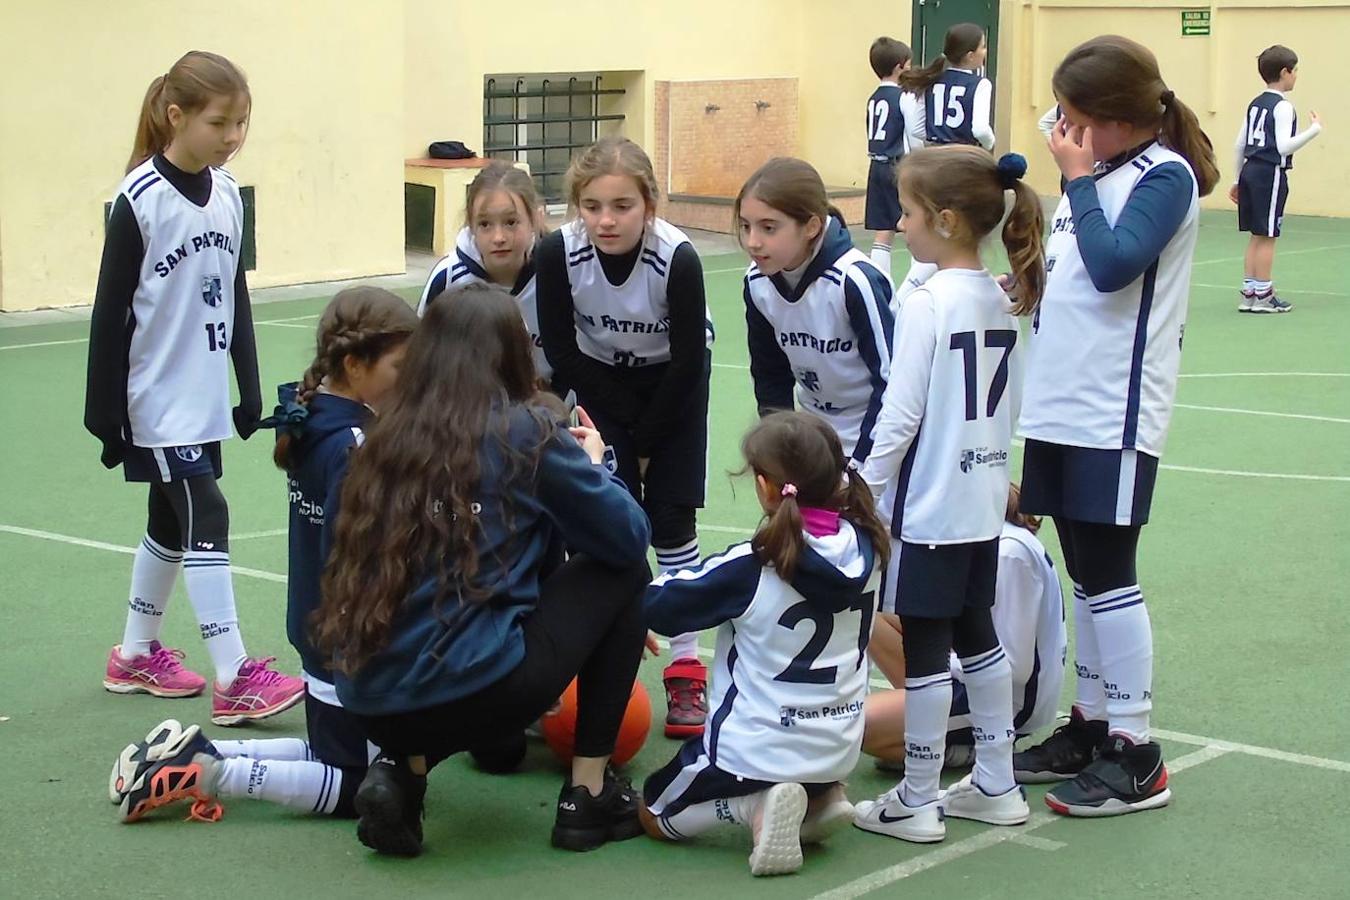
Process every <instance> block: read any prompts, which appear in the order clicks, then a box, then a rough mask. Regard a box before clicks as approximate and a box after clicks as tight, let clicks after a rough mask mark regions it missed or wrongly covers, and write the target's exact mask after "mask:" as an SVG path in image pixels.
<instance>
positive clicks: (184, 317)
mask: <svg viewBox="0 0 1350 900" xmlns="http://www.w3.org/2000/svg"><path fill="white" fill-rule="evenodd" d="M118 191H119V193H120V194H121V195H122V196H124V197H126V199H127V200H128V201H129V202H130V204H131V209H132V211H133V212H134V213H135V215H136V223H137V224H138V225H139V226H140V230H141V245H142V246H143V247H144V248H145V255H144V257H143V259H142V261H141V276H140V281H139V282H138V283H137V285H136V292H135V294H134V295H133V296H132V301H131V314H130V315H131V321H130V323H129V324H130V326H131V329H132V330H131V346H130V349H129V352H128V356H127V363H128V371H127V416H128V419H129V420H130V423H131V435H130V438H131V441H132V443H133V444H135V445H136V446H138V447H173V446H179V445H186V444H203V443H207V442H209V441H220V440H224V439H226V438H228V437H230V436H231V434H232V433H233V431H232V419H231V416H230V407H231V403H230V369H231V366H230V352H229V347H230V341H231V340H233V338H234V335H233V334H232V333H231V331H232V329H233V328H234V279H235V275H236V272H237V269H238V266H239V252H240V249H241V247H242V245H243V229H244V204H243V201H242V200H240V197H239V187H238V185H237V184H235V181H234V178H232V177H231V176H230V175H229V174H228V173H227V172H226V171H225V170H224V169H212V170H211V197H210V199H209V200H208V201H207V203H206V206H204V207H199V206H197V205H196V204H194V203H193V202H192V201H190V200H188V199H187V198H186V197H184V196H183V195H182V194H180V193H179V192H178V189H177V188H175V187H174V186H173V185H172V184H170V183H169V181H168V179H166V178H164V177H163V176H162V175H160V174H159V171H158V170H157V169H156V168H155V166H154V162H153V160H146V161H145V162H143V163H141V164H140V165H139V166H137V167H136V168H134V169H132V170H131V172H129V173H128V174H127V176H126V178H124V179H123V180H122V184H121V187H120V188H119V189H118Z"/></svg>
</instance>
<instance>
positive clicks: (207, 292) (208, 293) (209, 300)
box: [202, 275, 224, 308]
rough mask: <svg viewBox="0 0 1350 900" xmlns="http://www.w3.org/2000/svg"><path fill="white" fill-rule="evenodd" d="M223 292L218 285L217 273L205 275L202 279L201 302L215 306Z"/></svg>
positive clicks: (217, 304) (218, 303) (218, 277)
mask: <svg viewBox="0 0 1350 900" xmlns="http://www.w3.org/2000/svg"><path fill="white" fill-rule="evenodd" d="M223 296H224V292H223V291H222V290H221V286H220V276H219V275H207V276H206V277H205V278H203V279H202V302H203V303H205V304H206V305H207V306H210V307H212V308H215V307H217V306H219V305H220V301H221V299H222V298H223Z"/></svg>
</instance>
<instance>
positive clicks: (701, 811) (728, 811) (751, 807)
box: [656, 791, 764, 841]
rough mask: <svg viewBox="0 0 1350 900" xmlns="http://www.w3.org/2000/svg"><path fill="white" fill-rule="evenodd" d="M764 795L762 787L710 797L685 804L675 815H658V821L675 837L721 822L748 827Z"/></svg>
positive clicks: (695, 833)
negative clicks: (747, 793) (747, 792)
mask: <svg viewBox="0 0 1350 900" xmlns="http://www.w3.org/2000/svg"><path fill="white" fill-rule="evenodd" d="M763 797H764V792H763V791H761V792H759V793H758V794H752V795H750V796H748V797H730V798H727V799H723V800H707V801H704V802H703V803H695V804H693V805H692V806H686V807H685V808H684V809H682V810H680V811H679V812H677V813H676V814H675V815H673V816H666V815H661V816H657V818H656V822H657V824H658V825H659V826H660V827H661V832H662V833H663V834H664V835H665V836H666V837H668V838H670V839H671V840H672V841H683V840H687V839H689V838H692V837H697V836H698V835H700V834H703V833H705V832H708V831H712V830H713V829H714V828H717V827H719V826H722V825H740V826H741V827H743V828H749V827H750V823H751V822H752V821H754V816H755V810H756V809H757V808H758V807H759V804H760V802H762V800H763Z"/></svg>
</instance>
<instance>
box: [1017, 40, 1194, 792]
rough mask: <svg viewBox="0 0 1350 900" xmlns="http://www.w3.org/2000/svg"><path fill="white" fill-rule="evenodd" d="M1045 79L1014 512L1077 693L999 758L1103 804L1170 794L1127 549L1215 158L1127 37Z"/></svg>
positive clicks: (1144, 622)
mask: <svg viewBox="0 0 1350 900" xmlns="http://www.w3.org/2000/svg"><path fill="white" fill-rule="evenodd" d="M1053 85H1054V89H1055V97H1056V98H1057V99H1058V100H1059V105H1060V109H1061V110H1062V111H1063V116H1062V117H1061V118H1060V120H1059V122H1057V123H1056V125H1055V128H1054V130H1053V131H1052V132H1051V135H1050V152H1051V153H1052V154H1054V157H1055V161H1056V162H1057V163H1058V164H1059V168H1060V171H1061V172H1062V173H1063V174H1064V178H1065V179H1066V180H1067V182H1068V184H1067V186H1066V188H1065V191H1064V196H1063V197H1062V198H1060V201H1059V206H1058V208H1057V209H1056V210H1055V218H1054V223H1053V225H1052V226H1051V228H1050V238H1049V240H1048V241H1047V243H1046V249H1045V252H1046V256H1047V258H1048V260H1049V261H1048V263H1047V265H1048V266H1049V268H1050V273H1049V276H1048V279H1047V282H1046V287H1045V300H1044V302H1043V304H1042V306H1041V311H1040V312H1039V313H1038V314H1037V318H1036V322H1035V327H1034V328H1033V334H1032V335H1031V341H1030V343H1031V347H1030V357H1029V361H1028V364H1027V388H1026V403H1025V412H1024V414H1023V416H1022V421H1021V429H1020V430H1021V433H1022V436H1023V437H1025V438H1026V439H1027V443H1026V452H1025V454H1024V456H1023V464H1022V508H1023V509H1024V510H1025V511H1026V512H1028V513H1031V514H1033V515H1039V516H1050V517H1052V518H1053V519H1054V522H1055V529H1056V531H1058V532H1059V542H1060V546H1061V547H1063V549H1064V563H1065V567H1066V568H1067V569H1068V570H1069V579H1070V580H1071V581H1072V582H1073V588H1074V604H1073V605H1074V617H1075V620H1076V621H1077V623H1078V626H1077V629H1076V633H1075V634H1076V645H1075V648H1074V655H1075V659H1076V666H1075V668H1076V669H1077V671H1078V689H1077V696H1076V700H1075V702H1074V706H1073V715H1072V717H1071V719H1070V721H1069V723H1068V724H1067V725H1065V726H1064V727H1063V728H1060V729H1059V730H1057V731H1056V732H1055V733H1054V734H1053V735H1051V736H1050V737H1049V738H1047V739H1046V740H1045V741H1044V742H1042V743H1041V744H1039V745H1037V746H1035V747H1032V748H1029V749H1028V750H1027V751H1025V752H1023V753H1019V754H1017V759H1016V761H1015V764H1016V768H1017V772H1018V777H1019V778H1020V779H1022V780H1024V781H1061V780H1066V779H1072V780H1070V781H1068V783H1067V784H1063V785H1059V786H1057V787H1056V788H1054V790H1052V791H1050V793H1049V794H1047V795H1046V798H1045V800H1046V803H1047V804H1048V805H1049V806H1050V808H1051V809H1052V810H1054V811H1055V812H1058V813H1062V814H1065V815H1078V816H1108V815H1119V814H1121V813H1127V812H1135V811H1138V810H1144V809H1153V808H1156V807H1159V806H1164V805H1166V804H1167V802H1168V801H1169V799H1170V797H1171V792H1170V791H1169V790H1168V788H1167V769H1166V768H1165V767H1164V766H1163V762H1162V751H1161V749H1160V748H1159V746H1158V744H1157V743H1155V742H1153V741H1151V740H1150V735H1149V712H1150V710H1151V708H1152V702H1153V701H1152V697H1153V634H1152V630H1151V626H1150V624H1149V617H1148V610H1147V608H1146V607H1145V605H1144V595H1143V592H1142V591H1141V590H1140V587H1139V575H1138V573H1137V571H1136V569H1135V551H1136V549H1137V545H1138V541H1139V529H1140V528H1141V527H1142V526H1143V525H1144V523H1145V522H1147V521H1148V515H1149V507H1150V504H1151V502H1152V496H1153V485H1154V480H1155V477H1156V475H1157V471H1158V459H1159V457H1160V456H1161V455H1162V450H1163V446H1164V444H1165V443H1166V440H1167V429H1168V425H1169V423H1170V420H1171V417H1172V402H1173V399H1174V398H1175V396H1176V387H1177V372H1178V370H1179V369H1180V368H1181V340H1182V334H1183V332H1184V330H1185V326H1186V306H1187V299H1188V295H1189V293H1190V280H1191V261H1192V258H1193V256H1194V253H1195V241H1196V236H1197V233H1198V230H1199V225H1200V218H1199V216H1200V204H1199V198H1200V197H1203V196H1205V195H1206V194H1208V193H1209V192H1210V191H1211V190H1213V188H1214V185H1215V183H1216V182H1217V181H1218V178H1219V171H1218V167H1217V166H1216V165H1215V162H1214V152H1213V149H1212V147H1211V146H1210V142H1209V138H1208V137H1206V136H1205V133H1204V132H1203V131H1201V130H1200V125H1199V122H1198V121H1197V120H1196V118H1195V113H1193V112H1192V111H1191V109H1190V107H1188V106H1187V105H1186V104H1185V103H1183V102H1181V100H1180V98H1178V97H1177V96H1176V94H1174V93H1173V92H1172V91H1171V90H1170V89H1169V88H1168V87H1167V84H1166V83H1165V82H1164V81H1163V78H1162V74H1161V73H1160V72H1159V70H1158V61H1157V59H1156V58H1155V57H1154V55H1153V53H1152V52H1150V51H1149V50H1148V48H1146V47H1144V46H1143V45H1141V44H1138V43H1136V42H1134V41H1132V40H1129V39H1128V38H1123V37H1117V36H1114V35H1105V36H1102V37H1098V38H1093V39H1092V40H1090V41H1087V42H1086V43H1084V44H1081V45H1079V46H1078V47H1076V48H1074V49H1073V50H1071V51H1070V52H1069V55H1068V56H1066V57H1065V58H1064V61H1063V62H1061V63H1060V64H1059V67H1058V68H1057V69H1056V70H1055V74H1054V79H1053ZM1108 683H1109V684H1111V685H1114V687H1113V688H1112V689H1111V690H1110V691H1107V690H1106V688H1105V685H1106V684H1108Z"/></svg>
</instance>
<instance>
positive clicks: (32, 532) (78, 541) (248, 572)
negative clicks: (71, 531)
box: [0, 525, 286, 584]
mask: <svg viewBox="0 0 1350 900" xmlns="http://www.w3.org/2000/svg"><path fill="white" fill-rule="evenodd" d="M0 532H5V533H7V534H18V535H22V536H24V537H31V538H39V539H41V540H44V541H55V542H57V543H58V544H71V545H74V546H76V547H89V548H90V549H93V550H108V551H110V552H112V553H125V554H126V555H127V556H134V555H135V553H136V548H135V547H123V546H120V545H118V544H108V543H105V542H103V541H91V540H86V539H85V538H78V537H71V536H70V535H68V534H56V533H55V532H52V531H39V530H38V529H36V528H20V527H19V526H17V525H0ZM230 571H231V572H233V573H234V574H236V575H244V576H246V577H248V578H258V579H261V580H262V581H274V582H276V583H278V584H285V583H286V576H285V575H278V574H277V573H275V572H264V571H262V570H261V569H250V568H248V567H247V566H235V565H232V566H230Z"/></svg>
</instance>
